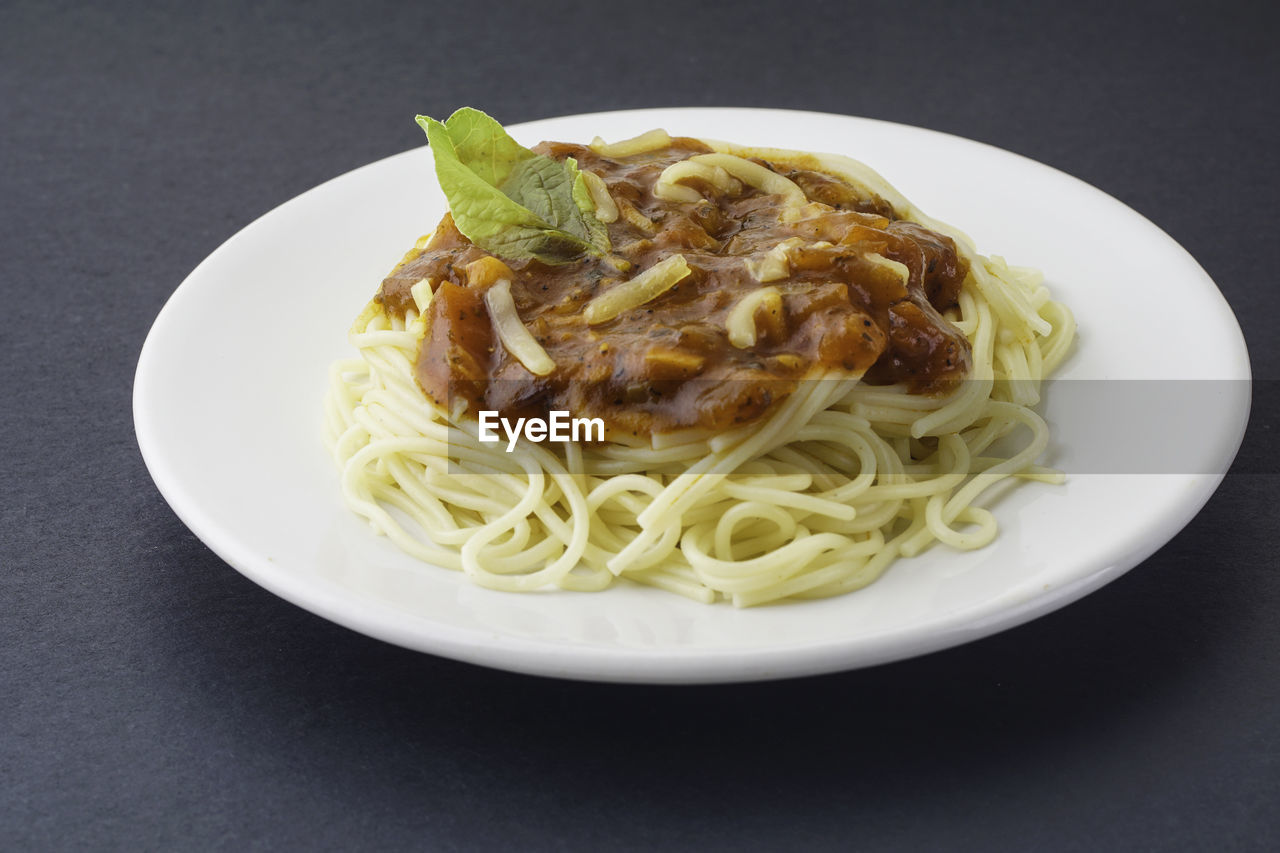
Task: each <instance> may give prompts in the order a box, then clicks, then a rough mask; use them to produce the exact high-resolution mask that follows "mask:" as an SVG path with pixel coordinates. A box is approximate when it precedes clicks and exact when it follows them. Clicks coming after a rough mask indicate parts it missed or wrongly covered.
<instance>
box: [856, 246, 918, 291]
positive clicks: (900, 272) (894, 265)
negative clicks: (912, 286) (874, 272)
mask: <svg viewBox="0 0 1280 853" xmlns="http://www.w3.org/2000/svg"><path fill="white" fill-rule="evenodd" d="M862 257H863V258H864V259H866V260H868V261H870V262H871V263H873V264H875V265H876V266H878V267H884V268H885V269H889V270H892V271H893V273H894V275H896V276H897V277H898V278H900V279H902V283H903V284H906V283H907V282H908V281H910V280H911V270H909V269H907V265H906V264H904V263H902V262H901V261H895V260H893V259H891V258H886V257H885V256H884V255H882V254H880V253H879V252H867V253H866V254H865V255H863V256H862Z"/></svg>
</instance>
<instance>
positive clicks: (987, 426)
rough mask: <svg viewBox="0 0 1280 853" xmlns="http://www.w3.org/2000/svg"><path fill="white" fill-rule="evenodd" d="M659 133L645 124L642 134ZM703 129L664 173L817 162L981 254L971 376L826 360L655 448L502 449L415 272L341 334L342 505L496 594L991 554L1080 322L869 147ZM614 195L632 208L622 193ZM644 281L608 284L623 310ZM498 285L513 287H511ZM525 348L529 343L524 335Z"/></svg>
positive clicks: (827, 580) (965, 252) (751, 172)
mask: <svg viewBox="0 0 1280 853" xmlns="http://www.w3.org/2000/svg"><path fill="white" fill-rule="evenodd" d="M667 140H669V137H667V136H666V134H662V135H661V136H660V137H659V136H651V137H648V138H647V139H644V140H641V141H640V142H639V143H636V144H634V145H633V146H632V149H637V150H643V149H644V146H645V145H655V146H656V145H660V144H664V143H665V141H667ZM600 144H601V145H603V143H600ZM710 144H711V145H712V147H713V148H715V149H716V150H717V151H718V152H720V153H717V154H714V155H704V156H703V157H702V158H701V159H700V160H699V161H698V162H699V164H700V165H699V166H698V167H696V168H695V167H689V168H687V169H685V170H683V171H681V170H677V171H676V172H675V174H674V175H673V177H675V178H680V177H681V176H682V175H689V174H696V173H698V172H697V170H698V169H703V170H705V169H709V168H712V167H715V168H720V169H722V170H725V171H726V173H727V174H731V175H733V178H734V179H740V180H742V181H744V182H748V183H750V182H752V181H755V182H757V183H761V182H763V183H767V184H768V185H769V186H771V187H772V189H773V191H779V189H778V187H777V186H774V184H775V183H778V182H775V181H773V180H772V179H771V178H768V177H766V175H762V174H760V173H759V172H757V171H756V170H757V169H759V170H761V171H762V172H765V173H767V175H771V176H773V178H778V179H779V181H784V180H785V179H784V178H781V177H780V176H778V175H775V174H774V173H773V172H769V171H768V170H767V169H763V168H762V167H759V166H755V164H754V163H752V162H751V161H749V160H746V159H742V158H745V157H764V158H766V159H769V160H770V161H771V162H784V163H805V164H809V167H810V168H818V169H820V170H821V171H824V172H826V173H828V174H833V175H837V176H839V177H840V178H842V179H843V180H845V181H847V182H848V183H849V184H850V185H852V186H854V187H857V188H859V189H860V190H861V191H864V192H865V193H866V194H867V195H868V196H877V197H879V198H881V199H884V200H886V201H887V202H889V203H890V204H892V205H893V207H894V209H895V210H896V211H897V213H898V215H899V216H901V217H902V218H905V219H908V220H911V221H913V222H917V223H920V224H923V225H926V226H928V227H929V228H932V229H934V230H936V231H938V232H939V233H942V234H946V235H949V236H951V237H952V238H953V239H954V240H955V241H956V244H957V248H958V251H959V252H960V254H961V255H962V256H963V257H964V258H965V259H967V261H968V262H969V274H968V276H967V278H966V279H965V281H964V284H963V287H962V288H961V290H960V293H959V298H958V305H957V306H956V307H955V308H953V309H951V310H950V311H949V312H947V314H946V318H947V319H948V320H949V321H950V322H951V323H952V324H953V325H954V326H955V327H956V328H958V329H959V330H960V331H961V332H962V333H963V334H964V336H965V338H967V339H968V341H969V343H970V345H971V347H972V364H971V368H970V371H969V375H968V378H967V379H966V380H964V381H962V382H960V383H958V384H957V385H956V386H955V387H954V388H952V389H951V390H950V391H949V392H948V393H945V394H942V395H937V396H931V395H928V394H920V393H914V392H913V391H912V390H911V389H909V388H908V387H907V386H905V385H902V384H899V385H888V386H885V385H879V386H877V385H869V384H865V383H862V382H859V381H858V379H857V378H856V377H851V376H849V375H843V374H841V373H839V372H832V373H829V374H825V375H821V376H814V377H811V378H809V379H806V380H805V381H803V382H800V383H799V385H798V387H797V389H796V390H795V392H794V393H792V394H790V396H788V397H787V398H786V400H785V401H784V402H783V403H782V404H781V405H779V406H777V407H776V408H775V409H773V410H772V411H771V412H769V413H768V414H767V415H766V416H765V417H764V418H762V419H761V420H759V421H758V422H755V423H751V424H747V425H745V426H741V427H737V428H735V429H731V430H727V431H720V432H708V431H698V430H688V431H685V432H683V433H675V434H670V435H656V436H655V437H654V441H652V442H643V443H642V446H632V445H631V444H626V443H620V442H618V441H610V442H606V443H598V444H585V445H580V444H574V443H567V444H552V443H543V444H533V443H528V442H521V443H520V444H519V446H518V447H517V449H516V450H515V452H511V453H507V452H505V451H504V449H502V448H500V447H498V446H497V445H494V444H492V443H486V442H483V441H481V440H480V436H479V433H478V425H477V421H476V420H475V418H474V417H470V416H468V415H467V414H466V413H464V412H462V411H454V412H452V413H451V412H449V411H446V410H445V408H444V407H442V406H441V405H440V404H439V403H437V402H435V401H434V400H432V399H431V398H430V397H429V396H426V395H424V393H423V391H422V389H421V388H420V387H419V385H418V383H417V381H416V380H415V372H414V364H415V359H416V357H417V354H418V349H419V346H420V344H421V341H422V339H423V336H424V332H425V323H426V317H427V313H428V310H429V300H430V299H431V292H430V289H429V288H428V287H418V288H415V290H414V297H415V305H414V306H413V307H410V308H409V309H408V310H406V311H405V312H404V314H403V316H399V315H397V314H394V313H392V312H386V311H382V310H377V306H374V309H373V310H367V311H366V312H365V313H364V314H363V315H362V316H361V318H360V319H359V320H358V321H357V323H356V325H355V327H354V328H353V329H352V331H351V335H350V339H351V342H352V344H353V345H354V346H355V347H356V348H357V350H358V351H359V357H358V358H355V359H348V360H343V361H340V362H338V363H336V364H335V365H334V366H333V368H332V370H331V372H330V388H329V392H328V395H327V397H326V404H325V405H326V415H325V437H326V441H327V443H328V446H329V448H330V450H331V452H332V453H333V455H334V457H335V459H336V460H337V462H338V464H339V466H340V468H341V471H342V490H343V494H344V496H345V499H346V501H347V503H348V504H349V505H350V506H351V508H352V509H353V510H355V511H356V512H357V513H359V514H360V515H362V516H364V517H365V518H366V519H368V520H369V522H370V523H371V524H372V525H373V527H374V529H375V530H376V531H377V532H378V533H381V534H384V535H386V536H388V537H389V538H390V539H391V540H392V541H394V542H395V544H396V545H398V546H399V547H400V548H401V549H403V550H404V551H405V552H407V553H409V554H411V555H413V556H414V557H416V558H418V559H421V560H423V561H425V562H427V563H431V564H435V565H438V566H444V567H447V568H450V569H455V570H460V571H462V572H464V573H465V574H466V575H467V576H468V577H470V578H471V579H473V580H474V581H475V582H476V583H478V584H481V585H483V586H486V587H491V588H493V589H500V590H511V591H530V590H539V589H544V588H557V587H558V588H561V589H566V590H579V591H587V590H601V589H604V588H606V587H609V586H610V585H612V584H614V583H615V581H616V580H617V579H618V578H625V579H629V580H631V581H635V582H638V583H642V584H647V585H652V586H655V587H659V588H662V589H665V590H669V591H672V592H676V593H679V594H681V595H685V596H689V597H691V598H694V599H697V600H699V601H703V602H713V601H716V600H719V599H727V600H729V601H731V602H732V603H733V604H735V605H740V606H746V605H756V604H763V603H766V602H771V601H776V600H778V599H784V598H814V597H821V596H831V595H838V594H841V593H846V592H849V591H851V590H855V589H858V588H860V587H863V586H865V585H867V584H869V583H871V582H872V581H874V580H875V579H876V578H878V577H879V576H880V575H881V574H882V573H883V572H884V571H885V570H886V569H887V568H888V567H889V566H890V565H891V564H892V563H893V562H894V561H895V560H897V559H899V558H900V557H911V556H913V555H916V554H919V553H920V552H921V551H923V550H924V549H926V548H928V547H930V546H931V545H932V544H934V543H941V544H942V545H944V546H946V547H950V548H955V549H960V550H969V549H974V548H980V547H982V546H984V545H986V544H987V543H989V542H991V540H992V539H993V538H994V537H995V536H996V533H997V524H996V520H995V517H994V516H993V514H992V512H991V511H990V510H989V509H987V508H985V507H983V506H982V505H980V499H981V497H982V496H983V494H984V493H985V492H987V491H988V490H989V489H991V487H992V486H993V485H995V484H996V483H998V482H1000V481H1002V480H1004V479H1006V478H1010V477H1020V478H1029V479H1036V480H1042V481H1047V482H1057V481H1059V480H1060V479H1061V475H1059V474H1057V473H1055V472H1052V471H1050V470H1048V469H1045V468H1042V467H1039V466H1038V465H1037V464H1036V460H1037V458H1038V457H1039V456H1040V455H1041V454H1042V452H1043V451H1044V450H1045V448H1046V445H1047V442H1048V436H1049V432H1048V428H1047V427H1046V424H1045V422H1044V420H1043V419H1042V418H1041V417H1040V416H1039V415H1038V414H1037V413H1036V412H1035V411H1034V410H1033V408H1032V406H1034V405H1035V404H1036V403H1037V402H1038V397H1039V382H1040V380H1041V379H1042V378H1043V377H1045V376H1047V375H1048V374H1049V373H1050V372H1051V371H1053V369H1054V368H1055V367H1056V366H1057V365H1058V364H1059V363H1060V362H1061V361H1062V360H1063V358H1064V357H1065V356H1066V354H1067V352H1068V349H1069V347H1070V344H1071V341H1072V338H1073V336H1074V323H1073V320H1072V318H1071V314H1070V312H1069V311H1068V310H1067V309H1066V308H1065V307H1064V306H1063V305H1061V304H1059V303H1056V302H1053V301H1052V300H1051V299H1050V298H1049V294H1048V291H1047V290H1046V288H1045V287H1044V285H1043V283H1042V281H1041V277H1040V275H1039V274H1038V273H1036V272H1034V271H1032V270H1029V269H1025V268H1019V267H1010V266H1009V265H1008V264H1006V263H1005V262H1004V260H1003V259H1001V258H999V257H990V258H987V257H983V256H982V255H979V254H977V252H976V251H975V250H974V248H973V246H972V244H971V243H970V242H969V241H968V239H967V238H965V237H964V235H963V234H960V233H959V232H957V231H955V230H954V229H952V228H950V227H948V226H946V225H944V224H942V223H938V222H935V221H934V220H931V219H929V218H928V217H926V216H925V215H924V214H922V213H921V212H920V211H918V210H917V209H916V208H915V207H914V206H913V205H911V203H910V202H908V201H907V200H906V199H905V198H903V197H902V196H901V194H900V193H898V192H897V191H896V190H895V189H894V188H893V187H891V186H890V185H889V184H888V183H887V182H885V181H884V180H883V179H882V178H880V177H879V176H878V175H876V174H875V173H874V172H872V171H871V170H870V169H867V168H866V167H865V166H863V165H862V164H860V163H857V162H856V161H852V160H848V159H847V158H835V157H827V156H821V157H818V156H816V155H804V154H798V153H796V152H779V151H763V150H760V149H745V148H739V147H735V146H728V145H723V144H720V143H710ZM632 149H628V148H625V146H624V148H622V149H618V150H620V151H623V152H624V153H625V152H626V151H629V150H632ZM741 163H746V164H747V166H748V167H754V168H747V167H744V166H741V165H740V164H741ZM815 163H816V164H817V165H816V166H814V165H813V164H815ZM669 171H670V170H669ZM593 177H594V176H593ZM713 177H715V176H713ZM716 179H717V180H721V181H722V182H723V181H724V177H723V176H720V177H717V178H716ZM597 180H598V179H597ZM592 183H593V185H594V181H593V182H592ZM786 183H787V184H790V185H791V187H795V184H793V183H791V182H790V181H786ZM673 186H676V187H678V188H679V189H687V188H688V187H685V186H682V185H679V184H673ZM592 191H593V192H594V193H599V192H600V191H601V186H596V187H595V189H594V190H592ZM781 191H785V192H786V193H787V200H788V203H789V204H792V205H796V204H799V203H800V202H797V201H796V200H795V199H794V198H793V197H792V196H793V193H791V191H790V190H789V189H787V188H786V187H782V190H781ZM802 195H803V194H802ZM617 207H618V209H619V210H621V211H623V213H622V215H623V216H624V217H625V216H627V215H629V214H628V213H627V209H628V208H630V205H629V204H627V203H626V202H625V201H624V202H621V203H620V204H618V206H617ZM632 210H634V209H632ZM610 213H611V214H612V211H610ZM637 215H638V213H637ZM614 218H616V215H615V217H614ZM880 261H881V262H883V263H885V264H890V265H894V264H896V262H893V261H889V260H887V259H884V258H881V259H880ZM680 262H681V263H683V258H681V260H680ZM673 263H674V262H673ZM896 266H898V267H902V265H901V264H896ZM905 270H906V268H905V267H902V271H903V272H905ZM762 287H763V286H762ZM653 289H654V290H655V292H660V289H659V288H653ZM617 292H621V291H617ZM652 295H653V294H649V293H648V291H644V292H640V290H637V292H636V294H634V295H631V294H626V295H625V296H619V297H617V298H618V299H624V298H625V299H626V300H627V302H626V304H628V305H630V304H631V303H633V302H636V301H637V300H639V301H643V299H645V298H651V296H652ZM500 296H501V297H503V298H505V299H506V300H507V301H508V302H509V301H510V295H509V293H508V292H507V291H503V292H502V293H501V294H500ZM771 300H772V301H771ZM776 301H777V292H776V290H774V289H773V288H772V287H770V288H767V289H761V290H759V291H757V292H755V293H753V294H752V295H751V296H749V297H747V298H746V299H744V300H743V304H745V305H746V306H747V307H746V308H743V309H741V310H740V311H739V313H738V315H736V316H735V317H733V318H732V319H731V323H733V324H736V325H733V326H731V329H730V334H731V336H733V335H736V338H735V339H734V344H735V345H742V346H749V345H751V344H754V343H755V327H754V325H753V322H752V320H751V317H752V315H753V314H754V312H755V310H756V308H757V307H759V306H762V305H764V306H768V305H772V304H774V303H775V302H776ZM606 307H609V310H613V307H610V306H606ZM601 312H602V313H601V316H604V309H603V308H602V309H601ZM614 313H616V311H614ZM609 316H612V314H610V315H609ZM517 319H518V318H517ZM735 330H736V331H735ZM503 340H504V341H505V340H506V339H505V338H504V339H503ZM529 342H532V338H530V340H529ZM529 342H525V343H522V344H521V346H523V347H525V348H527V349H532V347H528V343H529ZM533 346H537V345H536V343H535V344H533ZM540 349H541V348H539V350H540ZM545 356H546V353H545V352H544V353H542V357H545ZM533 357H536V353H535V354H534V356H533ZM534 367H537V368H539V369H547V365H546V364H545V363H543V362H541V361H537V362H536V363H535V365H534ZM1010 445H1012V446H1014V447H1015V448H1016V449H1015V450H1013V451H1012V452H1007V453H1005V454H1003V455H998V454H997V452H996V450H997V447H1007V446H1010Z"/></svg>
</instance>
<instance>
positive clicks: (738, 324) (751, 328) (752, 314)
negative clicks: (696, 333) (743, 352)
mask: <svg viewBox="0 0 1280 853" xmlns="http://www.w3.org/2000/svg"><path fill="white" fill-rule="evenodd" d="M761 305H763V306H765V308H766V309H767V310H769V311H771V312H772V313H774V314H777V313H780V312H781V311H782V294H781V293H779V292H778V288H776V287H773V286H772V285H770V286H769V287H761V288H759V289H758V290H753V291H751V292H750V293H748V294H747V295H746V296H744V297H742V298H741V299H739V300H738V304H736V305H734V306H733V308H732V309H731V310H730V311H729V316H728V317H727V318H725V323H724V325H725V328H726V329H727V330H728V332H729V343H731V344H733V345H734V346H735V347H737V348H738V349H746V348H747V347H753V346H755V345H756V340H757V339H758V337H759V331H758V330H757V329H756V309H757V308H759V307H760V306H761Z"/></svg>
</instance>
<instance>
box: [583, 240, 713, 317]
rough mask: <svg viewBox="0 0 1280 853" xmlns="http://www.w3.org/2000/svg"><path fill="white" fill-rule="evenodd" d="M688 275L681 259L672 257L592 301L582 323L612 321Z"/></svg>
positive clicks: (682, 256)
mask: <svg viewBox="0 0 1280 853" xmlns="http://www.w3.org/2000/svg"><path fill="white" fill-rule="evenodd" d="M690 272H692V270H690V269H689V263H688V262H687V261H686V260H685V259H684V255H672V256H671V257H669V258H667V259H666V260H663V261H661V262H659V263H656V264H654V265H653V266H651V267H649V269H647V270H645V271H644V272H642V273H640V274H639V275H637V276H636V277H635V278H633V279H631V280H630V281H624V282H622V283H621V284H619V285H617V286H616V287H613V288H611V289H609V290H607V291H605V292H604V293H602V294H600V295H599V296H597V297H596V298H595V299H592V300H591V301H590V302H588V303H587V306H586V308H584V309H583V311H582V316H583V319H585V320H586V321H587V324H588V325H591V326H594V325H596V324H597V323H604V322H606V321H608V320H612V319H613V318H614V317H617V316H618V315H619V314H621V313H622V312H624V311H630V310H631V309H632V308H636V307H639V306H641V305H643V304H645V303H646V302H648V301H649V300H650V299H653V298H655V297H657V296H660V295H662V294H663V293H665V292H666V291H667V290H669V289H670V288H671V287H672V286H673V285H674V284H675V283H676V282H678V281H680V280H681V279H682V278H684V277H685V276H687V275H688V274H689V273H690Z"/></svg>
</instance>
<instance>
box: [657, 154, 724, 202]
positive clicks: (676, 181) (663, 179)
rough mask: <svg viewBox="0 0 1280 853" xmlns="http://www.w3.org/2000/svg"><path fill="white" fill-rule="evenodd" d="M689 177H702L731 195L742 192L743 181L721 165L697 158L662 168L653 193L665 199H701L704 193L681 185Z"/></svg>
mask: <svg viewBox="0 0 1280 853" xmlns="http://www.w3.org/2000/svg"><path fill="white" fill-rule="evenodd" d="M689 178H701V179H702V180H704V181H706V182H707V183H709V184H711V185H712V186H713V187H715V188H716V189H718V190H720V191H721V192H723V193H727V194H729V195H737V194H738V193H740V192H742V183H741V182H740V181H739V180H738V179H737V178H734V177H733V176H732V175H730V174H729V173H728V172H727V171H725V170H724V169H723V168H721V167H720V166H713V165H710V164H708V163H700V162H698V161H697V160H681V161H680V162H679V163H672V164H671V165H670V166H668V167H667V168H665V169H663V170H662V174H661V175H659V176H658V182H657V183H656V184H654V186H653V194H654V195H655V196H657V197H658V198H660V199H662V200H663V201H701V200H702V194H701V193H699V192H698V191H697V190H695V189H694V188H693V187H684V186H680V182H681V181H684V180H688V179H689Z"/></svg>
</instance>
